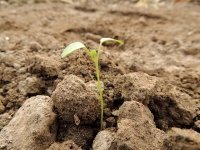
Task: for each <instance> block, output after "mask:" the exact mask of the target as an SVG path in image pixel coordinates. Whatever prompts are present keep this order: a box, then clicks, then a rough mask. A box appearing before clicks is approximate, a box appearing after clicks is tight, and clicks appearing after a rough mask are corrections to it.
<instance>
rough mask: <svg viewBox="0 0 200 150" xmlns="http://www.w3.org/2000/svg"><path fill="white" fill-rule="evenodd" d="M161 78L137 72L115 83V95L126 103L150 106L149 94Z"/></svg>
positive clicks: (121, 77)
mask: <svg viewBox="0 0 200 150" xmlns="http://www.w3.org/2000/svg"><path fill="white" fill-rule="evenodd" d="M158 79H159V78H157V77H153V76H149V75H148V74H146V73H142V72H135V73H129V74H125V75H122V76H119V77H118V78H117V79H116V80H115V81H114V82H115V89H116V90H115V95H116V97H118V96H121V97H122V98H123V99H124V100H125V101H130V100H135V101H139V102H141V103H143V104H148V103H149V99H148V95H149V94H150V93H149V92H150V91H151V90H152V89H153V88H154V86H155V85H156V82H157V81H158Z"/></svg>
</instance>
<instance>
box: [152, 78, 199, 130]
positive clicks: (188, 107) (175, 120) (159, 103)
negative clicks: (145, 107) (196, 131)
mask: <svg viewBox="0 0 200 150" xmlns="http://www.w3.org/2000/svg"><path fill="white" fill-rule="evenodd" d="M149 99H150V104H149V108H150V110H151V111H152V113H153V114H154V117H155V122H156V125H157V127H159V128H160V129H162V130H167V129H168V128H170V127H190V126H192V124H193V123H194V120H193V119H194V118H195V117H196V115H197V110H198V109H200V102H199V100H197V99H193V98H192V97H190V96H189V95H187V94H186V93H184V92H182V91H181V89H179V88H178V87H176V86H174V85H171V84H169V83H167V82H165V81H162V82H158V83H157V84H156V86H155V89H154V90H153V93H152V95H150V97H149Z"/></svg>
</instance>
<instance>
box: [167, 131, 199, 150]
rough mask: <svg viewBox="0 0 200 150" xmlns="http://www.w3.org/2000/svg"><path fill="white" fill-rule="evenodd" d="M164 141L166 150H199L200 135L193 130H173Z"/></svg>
mask: <svg viewBox="0 0 200 150" xmlns="http://www.w3.org/2000/svg"><path fill="white" fill-rule="evenodd" d="M167 134H168V136H167V138H166V139H165V140H164V146H165V149H174V150H181V149H184V150H199V149H200V138H199V137H200V134H199V133H197V132H195V131H194V130H191V129H179V128H172V129H171V130H170V131H168V133H167Z"/></svg>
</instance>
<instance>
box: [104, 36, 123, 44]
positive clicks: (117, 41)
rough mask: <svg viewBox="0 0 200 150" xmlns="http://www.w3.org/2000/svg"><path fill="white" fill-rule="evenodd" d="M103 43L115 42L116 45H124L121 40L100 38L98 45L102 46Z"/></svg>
mask: <svg viewBox="0 0 200 150" xmlns="http://www.w3.org/2000/svg"><path fill="white" fill-rule="evenodd" d="M104 42H116V43H119V44H121V45H123V44H124V41H122V40H115V39H112V38H101V39H100V45H102V44H103V43H104Z"/></svg>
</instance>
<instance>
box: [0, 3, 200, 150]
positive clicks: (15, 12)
mask: <svg viewBox="0 0 200 150" xmlns="http://www.w3.org/2000/svg"><path fill="white" fill-rule="evenodd" d="M134 3H135V1H134V0H126V1H121V0H112V1H103V2H102V3H101V2H100V1H99V0H94V1H89V0H86V1H81V2H80V1H78V0H76V1H73V0H71V1H68V0H30V1H24V0H1V1H0V131H1V130H2V133H3V132H4V131H3V128H5V129H6V130H9V131H10V130H11V129H8V128H10V126H11V125H10V124H9V122H10V120H13V119H12V118H13V117H14V116H15V114H16V112H17V111H18V109H19V108H20V107H21V106H22V105H23V104H24V102H25V101H26V100H27V99H28V98H31V97H35V96H37V95H46V96H49V97H51V99H52V101H53V102H54V104H53V106H54V113H55V114H56V116H57V118H56V119H55V121H54V122H53V123H52V121H51V124H53V125H55V126H56V127H54V128H55V129H54V130H56V131H54V132H56V135H52V137H49V138H50V139H51V142H49V143H48V142H47V143H45V148H46V147H49V149H58V150H59V149H64V147H69V149H70V147H72V149H81V148H82V149H90V148H92V143H95V144H94V145H95V146H93V147H98V148H99V146H98V142H99V140H97V139H100V140H102V138H101V132H99V120H100V118H99V104H98V96H97V91H96V82H95V81H96V76H95V68H94V66H93V63H92V62H91V61H90V59H89V58H88V56H87V55H86V54H85V53H84V52H83V51H79V52H75V53H73V54H72V55H70V56H69V57H67V58H65V59H61V57H60V54H61V52H62V49H63V48H64V47H65V46H66V45H67V44H69V43H71V42H74V41H82V42H84V43H85V44H86V45H88V47H90V48H94V47H96V46H98V42H99V39H100V38H102V37H112V38H116V39H122V40H124V41H125V44H124V45H122V46H117V45H113V44H107V45H104V52H103V53H102V55H101V58H100V68H101V77H102V81H103V87H104V100H105V110H104V113H105V118H104V121H105V122H104V124H105V127H106V134H104V133H103V134H102V136H105V137H106V138H104V139H107V138H108V135H107V134H110V135H115V136H116V138H115V139H112V138H111V137H112V136H110V138H108V141H109V142H108V141H107V142H108V143H106V142H104V143H103V145H104V144H105V143H106V144H105V145H107V146H108V145H110V147H109V148H108V147H107V149H111V150H112V149H113V150H114V149H134V148H135V149H148V147H150V149H155V148H156V149H173V148H174V149H181V148H184V145H186V147H187V148H189V149H190V148H191V149H195V148H196V149H198V146H199V145H200V143H199V140H198V138H199V137H200V136H198V135H199V131H200V125H199V120H200V6H199V4H198V3H199V2H198V1H197V0H196V1H195V3H181V2H179V3H177V4H174V5H172V3H170V2H168V1H166V4H165V5H163V6H160V7H161V8H160V9H159V10H155V9H151V8H149V9H144V8H136V7H134ZM126 101H128V102H126ZM129 101H134V103H131V102H130V103H129ZM135 101H137V103H138V104H137V103H136V104H135ZM136 105H138V106H139V108H141V110H138V111H139V112H138V113H137V111H136V112H134V111H133V112H132V111H131V109H132V107H133V108H137V106H136ZM23 106H24V105H23ZM143 107H144V108H143ZM21 108H23V107H21ZM130 108H131V109H130ZM139 108H138V109H139ZM123 109H124V111H125V112H124V113H123V114H120V112H123ZM126 109H127V110H126ZM50 110H51V109H50ZM119 110H120V111H119ZM126 111H127V112H126ZM49 113H53V112H49ZM135 113H136V114H135ZM22 114H23V113H22ZM134 114H135V116H134ZM129 115H130V116H129ZM136 115H139V116H141V117H136ZM128 116H129V117H128ZM140 119H141V120H140ZM52 120H53V119H52ZM136 121H138V124H139V125H137V124H135V122H136ZM24 122H26V121H24ZM145 122H148V123H147V124H146V123H145ZM11 123H12V125H13V126H15V128H16V126H17V125H18V124H16V125H15V123H14V121H12V122H11ZM28 123H30V122H29V121H28ZM143 123H144V124H145V126H143V127H141V128H140V127H138V126H140V125H141V126H142V125H143ZM30 124H31V123H30ZM19 126H20V125H19ZM26 126H28V125H26ZM46 126H47V125H45V127H46ZM126 126H127V131H126V128H125V127H126ZM146 127H148V128H149V132H148V130H147V129H146ZM173 127H175V128H177V132H175V131H171V128H172V129H173ZM133 128H134V129H135V130H134V131H133ZM178 128H184V129H185V130H188V131H187V132H188V133H190V132H191V134H192V135H193V134H194V137H195V138H193V136H192V138H193V139H194V141H195V142H196V143H195V144H194V142H193V145H192V146H190V142H188V141H187V140H185V141H184V140H182V141H181V140H180V142H179V143H178V145H176V142H175V139H174V138H176V136H178V135H179V134H181V133H180V132H181V131H179V129H178ZM12 130H13V129H12ZM41 130H42V129H41ZM41 130H39V131H41ZM107 130H108V131H109V132H108V133H107ZM150 130H151V131H150ZM180 130H181V129H180ZM129 131H130V132H131V131H133V133H130V132H129ZM139 131H141V132H139ZM41 132H47V131H46V129H45V131H41ZM48 132H49V131H48ZM16 135H18V134H17V133H16V134H14V135H13V136H16ZM96 135H98V136H97V137H98V138H96V139H95V137H96ZM137 135H138V136H137ZM187 135H188V136H189V134H184V135H182V136H184V138H186V139H187ZM48 136H51V135H50V133H49V135H48ZM54 136H56V138H55V137H54ZM136 136H137V138H136V139H137V140H134V139H135V137H136ZM142 136H144V137H142ZM0 137H1V132H0ZM27 137H30V135H27ZM153 137H156V138H155V143H156V145H155V146H153V145H152V143H150V141H148V138H153ZM40 138H41V137H40ZM128 138H130V141H128ZM14 139H17V137H15V138H14ZM52 139H54V140H52ZM94 139H95V140H96V141H95V140H94ZM126 139H127V141H126ZM31 140H33V139H31ZM52 141H53V142H52ZM166 141H167V142H166ZM45 142H46V141H45ZM129 142H137V143H140V144H138V145H136V146H137V147H134V146H133V145H134V144H130V143H129ZM148 142H149V143H148ZM170 142H171V143H170ZM33 143H34V142H33ZM36 143H37V142H36ZM100 143H101V142H100ZM142 143H146V144H144V145H142ZM166 143H167V144H166ZM0 144H1V138H0ZM4 144H5V143H4ZM170 144H171V145H172V147H170V148H169V145H170ZM17 145H18V144H17ZM19 145H20V144H19ZM50 145H51V146H50ZM105 145H104V146H105ZM140 145H141V146H140ZM1 146H2V145H0V149H1ZM151 146H152V147H151ZM27 147H30V146H29V145H28V146H27ZM34 147H37V149H39V147H40V145H38V146H37V145H36V146H34ZM105 147H106V146H105ZM98 148H96V149H97V150H101V149H98ZM11 149H12V148H11ZM102 150H103V149H102Z"/></svg>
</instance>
